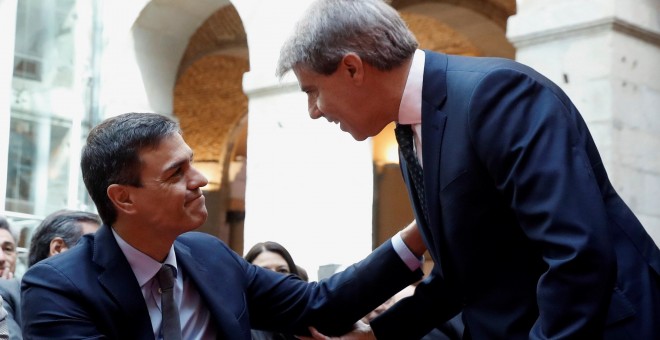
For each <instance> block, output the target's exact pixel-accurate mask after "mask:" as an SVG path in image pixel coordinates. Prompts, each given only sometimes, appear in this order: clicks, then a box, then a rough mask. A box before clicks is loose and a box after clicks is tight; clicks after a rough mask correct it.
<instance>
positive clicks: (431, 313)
mask: <svg viewBox="0 0 660 340" xmlns="http://www.w3.org/2000/svg"><path fill="white" fill-rule="evenodd" d="M456 297H457V296H456V295H455V294H451V293H450V290H449V289H447V288H446V287H445V284H444V281H443V279H442V278H441V277H439V276H436V275H435V274H434V273H431V275H429V277H427V278H426V279H424V281H422V282H420V284H419V285H418V286H417V288H415V293H414V294H413V295H412V296H409V297H407V298H405V299H401V300H400V301H398V302H397V303H395V304H394V305H393V306H392V307H390V308H389V309H388V310H387V311H385V312H384V313H383V314H381V315H379V316H378V317H377V318H375V319H374V320H372V321H371V328H372V329H373V331H374V335H375V336H376V339H378V340H390V339H391V340H398V339H421V338H422V337H423V336H424V335H426V334H428V333H429V332H430V331H431V330H432V329H434V328H437V327H440V326H442V324H443V323H445V322H446V321H447V320H449V319H451V318H452V317H453V316H455V315H456V314H458V313H459V312H460V303H459V301H458V300H457V299H456Z"/></svg>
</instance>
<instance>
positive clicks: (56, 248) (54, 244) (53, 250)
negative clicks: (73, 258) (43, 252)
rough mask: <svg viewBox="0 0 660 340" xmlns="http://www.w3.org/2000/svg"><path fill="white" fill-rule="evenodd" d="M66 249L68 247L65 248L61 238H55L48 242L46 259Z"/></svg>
mask: <svg viewBox="0 0 660 340" xmlns="http://www.w3.org/2000/svg"><path fill="white" fill-rule="evenodd" d="M68 249H69V247H67V246H66V243H64V240H63V239H62V238H61V237H55V238H53V239H52V240H50V250H49V251H48V257H51V256H53V255H57V254H59V253H61V252H63V251H65V250H68Z"/></svg>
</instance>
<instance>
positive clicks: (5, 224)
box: [0, 216, 11, 232]
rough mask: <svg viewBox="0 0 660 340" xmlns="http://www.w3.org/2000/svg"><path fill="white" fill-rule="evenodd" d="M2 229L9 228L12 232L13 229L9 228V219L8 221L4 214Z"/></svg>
mask: <svg viewBox="0 0 660 340" xmlns="http://www.w3.org/2000/svg"><path fill="white" fill-rule="evenodd" d="M0 229H5V230H9V231H10V232H11V229H10V228H9V221H7V219H6V218H5V217H4V216H0Z"/></svg>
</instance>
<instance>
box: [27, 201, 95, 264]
mask: <svg viewBox="0 0 660 340" xmlns="http://www.w3.org/2000/svg"><path fill="white" fill-rule="evenodd" d="M84 222H89V223H96V224H99V225H100V224H101V219H100V218H99V216H98V215H96V214H94V213H90V212H85V211H73V210H59V211H56V212H54V213H52V214H50V215H48V216H46V218H45V219H44V220H43V221H41V223H40V224H39V226H38V227H37V229H35V231H34V233H33V234H32V239H31V241H30V250H29V252H28V267H30V266H32V265H33V264H35V263H37V262H39V261H41V260H43V259H45V258H47V257H48V254H49V253H50V242H51V241H52V240H53V239H54V238H56V237H61V238H62V240H63V241H64V243H66V245H67V247H73V246H75V245H76V243H78V241H79V240H80V238H81V237H82V235H83V227H82V223H84Z"/></svg>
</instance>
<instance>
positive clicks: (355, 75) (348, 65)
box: [341, 53, 364, 85]
mask: <svg viewBox="0 0 660 340" xmlns="http://www.w3.org/2000/svg"><path fill="white" fill-rule="evenodd" d="M341 67H342V68H343V69H344V70H346V72H347V74H348V76H349V77H351V79H353V81H354V82H356V84H357V85H360V84H362V82H363V80H364V63H363V62H362V58H360V56H359V55H357V54H355V53H348V54H346V55H344V57H343V58H342V59H341Z"/></svg>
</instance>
